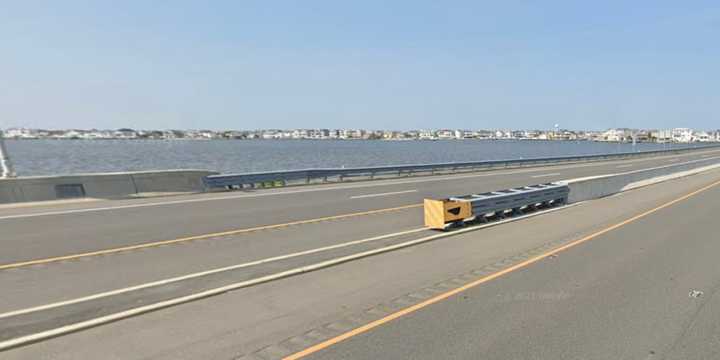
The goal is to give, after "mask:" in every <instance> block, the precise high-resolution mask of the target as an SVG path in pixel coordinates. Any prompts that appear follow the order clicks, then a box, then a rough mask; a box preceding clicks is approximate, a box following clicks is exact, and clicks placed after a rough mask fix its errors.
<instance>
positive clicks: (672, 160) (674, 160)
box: [668, 159, 680, 162]
mask: <svg viewBox="0 0 720 360" xmlns="http://www.w3.org/2000/svg"><path fill="white" fill-rule="evenodd" d="M676 161H680V159H670V160H668V162H676Z"/></svg>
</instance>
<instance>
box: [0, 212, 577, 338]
mask: <svg viewBox="0 0 720 360" xmlns="http://www.w3.org/2000/svg"><path fill="white" fill-rule="evenodd" d="M580 204H582V203H574V204H570V205H565V206H561V207H557V208H552V209H548V210H543V211H538V212H534V213H531V214H527V215H523V216H518V217H513V218H509V219H505V220H500V221H496V222H492V223H489V224H485V225H479V226H472V227H468V228H464V229H459V230H455V231H451V232H443V233H440V234H436V235H430V236H426V237H423V238H420V239H416V240H410V241H406V242H403V243H399V244H395V245H389V246H385V247H382V248H378V249H373V250H368V251H364V252H360V253H356V254H352V255H347V256H343V257H339V258H334V259H330V260H326V261H322V262H319V263H315V264H311V265H307V266H302V267H298V268H294V269H291V270H286V271H282V272H279V273H275V274H271V275H267V276H263V277H260V278H255V279H251V280H246V281H242V282H237V283H234V284H229V285H225V286H222V287H219V288H214V289H210V290H205V291H201V292H198V293H194V294H190V295H185V296H182V297H178V298H174V299H169V300H165V301H160V302H156V303H153V304H148V305H145V306H140V307H136V308H132V309H128V310H124V311H121V312H117V313H114V314H110V315H105V316H101V317H97V318H94V319H89V320H85V321H81V322H77V323H74V324H70V325H65V326H61V327H58V328H54V329H50V330H45V331H41V332H37V333H34V334H29V335H24V336H20V337H17V338H14V339H10V340H5V341H0V351H4V350H8V349H11V348H15V347H18V346H22V345H25V344H29V343H33V342H37V341H42V340H46V339H49V338H53V337H56V336H61V335H65V334H69V333H72V332H76V331H80V330H84V329H88V328H91V327H95V326H99V325H103V324H108V323H112V322H116V321H119V320H122V319H126V318H130V317H133V316H138V315H141V314H144V313H148V312H152V311H157V310H160V309H164V308H168V307H171V306H176V305H180V304H184V303H187V302H191V301H197V300H200V299H204V298H208V297H211V296H217V295H220V294H223V293H226V292H228V291H233V290H237V289H241V288H245V287H249V286H254V285H258V284H262V283H266V282H270V281H274V280H279V279H283V278H288V277H291V276H295V275H300V274H303V273H307V272H311V271H316V270H320V269H324V268H328V267H331V266H335V265H339V264H343V263H346V262H349V261H353V260H357V259H362V258H366V257H369V256H373V255H378V254H382V253H386V252H390V251H393V250H398V249H402V248H406V247H410V246H413V245H417V244H422V243H425V242H429V241H433V240H436V239H440V238H444V237H449V236H455V235H459V234H462V233H466V232H470V231H476V230H480V229H484V228H487V227H491V226H497V225H500V224H505V223H508V222H513V221H518V220H522V219H527V218H529V217H534V216H538V215H543V214H546V213H549V212H554V211H558V210H563V209H567V208H571V207H574V206H577V205H580ZM419 230H425V229H424V228H423V229H415V230H414V231H419ZM410 231H413V230H410Z"/></svg>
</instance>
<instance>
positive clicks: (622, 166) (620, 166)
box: [617, 164, 633, 169]
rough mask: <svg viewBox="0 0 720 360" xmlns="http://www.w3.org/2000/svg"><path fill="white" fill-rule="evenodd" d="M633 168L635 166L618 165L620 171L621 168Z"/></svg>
mask: <svg viewBox="0 0 720 360" xmlns="http://www.w3.org/2000/svg"><path fill="white" fill-rule="evenodd" d="M632 166H633V164H625V165H618V167H617V168H618V169H620V168H629V167H632Z"/></svg>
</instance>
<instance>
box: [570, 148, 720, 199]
mask: <svg viewBox="0 0 720 360" xmlns="http://www.w3.org/2000/svg"><path fill="white" fill-rule="evenodd" d="M715 168H720V157H712V158H707V159H700V160H694V161H689V162H685V163H681V164H674V165H666V166H660V167H656V168H652V169H644V170H636V171H629V172H625V173H619V174H610V175H601V176H591V177H586V178H578V179H571V180H566V181H562V182H561V183H564V184H567V185H568V187H569V188H570V195H569V197H568V203H574V202H579V201H585V200H591V199H597V198H601V197H605V196H609V195H613V194H617V193H619V192H623V191H626V190H630V189H634V188H638V187H641V186H647V185H651V184H655V183H658V182H662V181H667V180H671V179H676V178H680V177H684V176H689V175H693V174H697V173H700V172H703V171H707V170H712V169H715Z"/></svg>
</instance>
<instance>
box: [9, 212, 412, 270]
mask: <svg viewBox="0 0 720 360" xmlns="http://www.w3.org/2000/svg"><path fill="white" fill-rule="evenodd" d="M421 206H422V204H411V205H404V206H398V207H392V208H385V209H378V210H370V211H362V212H356V213H350V214H341V215H333V216H326V217H321V218H316V219H308V220H299V221H292V222H288V223H284V224H274V225H264V226H257V227H252V228H245V229H237V230H230V231H223V232H217V233H211V234H203V235H195V236H188V237H183V238H178V239H172V240H162V241H156V242H150V243H143V244H137V245H128V246H122V247H116V248H111V249H104V250H98V251H90V252H85V253H79V254H71V255H63V256H56V257H50V258H45V259H36V260H28V261H23V262H16V263H11V264H3V265H0V270H7V269H16V268H20V267H25V266H31V265H40V264H48V263H54V262H59V261H66V260H76V259H81V258H86V257H92V256H100V255H110V254H116V253H120V252H124V251H131V250H140V249H148V248H154V247H158V246H164V245H173V244H180V243H186V242H189V241H198V240H208V239H212V238H216V237H222V236H231V235H240V234H246V233H251V232H256V231H261V230H274V229H280V228H284V227H288V226H297V225H306V224H312V223H318V222H322V221H332V220H341V219H347V218H352V217H358V216H366V215H374V214H382V213H387V212H391V211H399V210H405V209H412V208H418V207H421Z"/></svg>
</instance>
